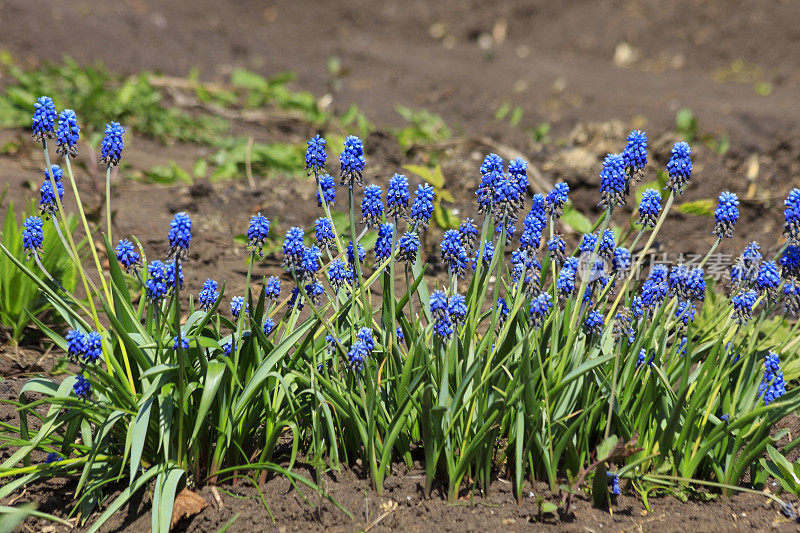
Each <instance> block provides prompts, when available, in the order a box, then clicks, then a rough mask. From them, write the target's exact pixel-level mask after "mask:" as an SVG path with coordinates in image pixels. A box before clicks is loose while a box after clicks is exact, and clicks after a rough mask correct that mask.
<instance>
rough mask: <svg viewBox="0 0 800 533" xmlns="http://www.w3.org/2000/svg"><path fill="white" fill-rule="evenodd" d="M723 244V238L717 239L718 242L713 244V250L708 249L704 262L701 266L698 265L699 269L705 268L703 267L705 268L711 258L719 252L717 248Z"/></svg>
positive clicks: (701, 262)
mask: <svg viewBox="0 0 800 533" xmlns="http://www.w3.org/2000/svg"><path fill="white" fill-rule="evenodd" d="M721 242H722V237H717V240H716V241H714V244H712V245H711V248H709V249H708V252H706V255H705V256H704V257H703V260H702V261H700V264H699V265H697V268H703V266H705V264H706V262H707V261H708V260H709V259H710V258H711V255H712V254H713V253H714V252H715V251H716V250H717V247H718V246H719V243H721Z"/></svg>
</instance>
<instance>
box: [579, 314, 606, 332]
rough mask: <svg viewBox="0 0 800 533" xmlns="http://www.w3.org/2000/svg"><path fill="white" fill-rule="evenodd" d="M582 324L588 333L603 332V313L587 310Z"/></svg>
mask: <svg viewBox="0 0 800 533" xmlns="http://www.w3.org/2000/svg"><path fill="white" fill-rule="evenodd" d="M584 325H585V326H586V331H587V332H588V333H594V334H596V335H599V334H601V333H603V325H604V321H603V315H602V314H601V313H600V312H598V311H589V313H587V315H586V321H585V323H584Z"/></svg>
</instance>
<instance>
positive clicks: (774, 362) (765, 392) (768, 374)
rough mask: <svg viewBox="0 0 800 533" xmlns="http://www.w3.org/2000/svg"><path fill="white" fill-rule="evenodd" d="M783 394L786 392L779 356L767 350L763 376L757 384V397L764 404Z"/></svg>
mask: <svg viewBox="0 0 800 533" xmlns="http://www.w3.org/2000/svg"><path fill="white" fill-rule="evenodd" d="M784 394H786V382H785V381H784V380H783V371H782V370H781V360H780V356H779V355H778V354H777V353H775V352H769V353H768V354H767V355H766V357H765V358H764V377H763V378H762V379H761V384H760V385H759V386H758V397H759V398H761V399H763V400H764V403H765V404H769V403H771V402H774V401H775V400H777V399H778V398H780V397H781V396H783V395H784Z"/></svg>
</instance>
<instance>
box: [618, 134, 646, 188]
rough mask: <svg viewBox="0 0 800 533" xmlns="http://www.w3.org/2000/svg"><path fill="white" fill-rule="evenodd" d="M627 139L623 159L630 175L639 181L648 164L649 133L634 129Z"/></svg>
mask: <svg viewBox="0 0 800 533" xmlns="http://www.w3.org/2000/svg"><path fill="white" fill-rule="evenodd" d="M627 141H628V143H627V144H626V145H625V150H623V152H622V159H623V160H624V162H625V169H626V170H627V172H628V174H629V175H630V177H631V178H632V179H633V180H635V181H639V180H640V179H641V177H642V175H643V174H644V168H645V167H646V166H647V134H646V133H645V132H643V131H641V130H634V131H632V132H630V133H629V134H628V138H627Z"/></svg>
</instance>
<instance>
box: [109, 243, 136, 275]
mask: <svg viewBox="0 0 800 533" xmlns="http://www.w3.org/2000/svg"><path fill="white" fill-rule="evenodd" d="M114 252H115V254H116V256H117V261H118V262H119V264H120V265H121V266H122V268H124V269H125V270H126V271H127V272H135V271H136V270H137V269H138V268H139V267H140V266H141V264H142V256H141V255H139V253H138V252H137V251H136V248H135V247H134V245H133V243H132V242H131V241H129V240H128V239H122V240H120V241H119V243H118V244H117V246H116V248H114Z"/></svg>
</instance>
